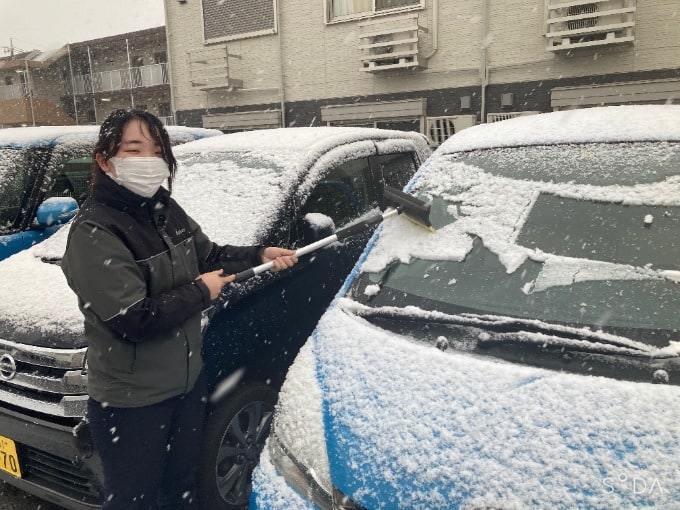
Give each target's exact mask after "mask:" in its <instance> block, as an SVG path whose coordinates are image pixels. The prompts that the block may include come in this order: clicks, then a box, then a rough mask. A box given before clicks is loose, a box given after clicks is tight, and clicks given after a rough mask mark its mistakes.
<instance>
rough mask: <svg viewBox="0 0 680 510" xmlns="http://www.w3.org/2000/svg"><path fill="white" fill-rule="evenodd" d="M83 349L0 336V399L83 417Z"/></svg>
mask: <svg viewBox="0 0 680 510" xmlns="http://www.w3.org/2000/svg"><path fill="white" fill-rule="evenodd" d="M86 352H87V349H86V348H77V349H52V348H48V347H39V346H34V345H29V344H22V343H18V342H11V341H9V340H3V339H0V355H1V357H2V360H3V361H4V364H3V365H2V368H3V369H2V371H0V402H2V403H4V404H6V405H9V406H16V407H19V408H23V409H26V410H28V411H31V412H34V413H39V414H42V415H50V416H54V417H62V418H79V417H82V416H84V414H85V409H86V401H87V376H86V375H85V370H84V368H85V356H86Z"/></svg>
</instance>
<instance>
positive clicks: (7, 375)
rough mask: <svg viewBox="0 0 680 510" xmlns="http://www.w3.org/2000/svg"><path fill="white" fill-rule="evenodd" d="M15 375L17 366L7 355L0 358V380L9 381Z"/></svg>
mask: <svg viewBox="0 0 680 510" xmlns="http://www.w3.org/2000/svg"><path fill="white" fill-rule="evenodd" d="M15 375H17V364H16V362H15V361H14V358H13V357H12V356H10V355H9V354H3V355H2V356H0V379H2V380H4V381H10V380H11V379H13V378H14V376H15Z"/></svg>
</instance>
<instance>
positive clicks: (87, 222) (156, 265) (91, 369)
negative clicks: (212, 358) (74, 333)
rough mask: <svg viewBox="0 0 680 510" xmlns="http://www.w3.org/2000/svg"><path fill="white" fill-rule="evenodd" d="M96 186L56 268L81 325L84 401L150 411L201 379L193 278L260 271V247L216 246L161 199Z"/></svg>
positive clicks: (206, 301) (201, 287)
mask: <svg viewBox="0 0 680 510" xmlns="http://www.w3.org/2000/svg"><path fill="white" fill-rule="evenodd" d="M98 177H99V178H98V180H97V184H96V185H95V187H94V189H93V190H92V193H91V195H90V198H89V199H88V200H87V201H86V202H85V203H84V204H83V207H82V208H81V210H80V212H79V213H78V215H77V217H76V219H75V220H74V223H73V225H72V226H71V231H70V233H69V239H68V244H67V247H66V253H65V254H64V258H63V260H62V263H61V267H62V270H63V271H64V274H65V275H66V279H67V280H68V284H69V286H70V287H71V288H72V289H73V290H74V291H75V293H76V294H77V296H78V302H79V306H80V309H81V311H82V312H83V315H84V317H85V335H86V337H87V339H88V343H89V348H88V353H87V365H88V373H87V377H88V393H89V395H90V396H91V397H92V398H93V399H95V400H97V401H99V402H103V403H107V404H108V405H111V406H114V407H139V406H146V405H151V404H155V403H157V402H160V401H162V400H165V399H168V398H170V397H174V396H177V395H181V394H183V393H186V392H188V391H190V390H191V389H192V388H193V385H194V383H195V382H196V379H197V378H198V375H199V374H200V372H201V369H202V364H203V362H202V357H201V346H202V337H201V311H202V310H204V309H206V308H208V307H209V306H210V293H209V291H208V288H207V287H206V285H205V284H204V283H203V282H201V281H197V280H196V277H197V276H198V275H199V274H201V273H204V272H207V271H212V270H215V269H219V268H221V267H222V268H225V269H226V270H227V271H228V272H235V271H238V270H242V269H245V268H247V267H251V266H253V265H257V264H260V263H261V256H260V253H261V247H256V246H253V247H235V246H218V245H216V244H214V243H213V242H211V241H210V240H209V239H208V238H207V236H206V235H205V234H204V233H203V232H202V231H201V229H200V227H199V226H198V225H197V224H196V223H195V222H194V221H193V220H192V219H191V218H190V217H189V216H188V215H187V214H186V213H185V212H184V210H183V209H182V208H181V207H180V206H179V205H178V204H177V203H176V202H175V201H174V200H173V199H172V198H170V196H169V193H168V192H167V190H165V189H163V188H161V190H159V192H158V193H156V195H155V196H154V197H153V198H150V199H147V198H144V197H141V196H139V195H136V194H134V193H132V192H130V191H128V190H127V189H125V188H123V187H122V186H120V185H118V184H116V183H115V182H114V181H113V180H111V179H110V178H108V177H106V176H105V175H104V174H103V173H101V172H100V174H99V176H98ZM215 214H219V211H215Z"/></svg>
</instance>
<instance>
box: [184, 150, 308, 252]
mask: <svg viewBox="0 0 680 510" xmlns="http://www.w3.org/2000/svg"><path fill="white" fill-rule="evenodd" d="M178 161H179V169H178V172H177V179H176V180H175V182H174V184H173V193H172V194H173V197H174V198H175V199H176V200H177V201H178V202H179V203H180V204H181V205H182V207H184V209H185V210H186V211H187V213H189V215H190V216H191V217H192V218H193V219H194V220H196V221H197V222H198V224H199V225H201V227H202V229H203V230H204V231H205V232H206V233H207V234H208V235H209V237H210V239H211V240H212V241H214V242H218V243H228V244H233V245H249V244H256V243H257V242H258V241H259V240H261V239H264V238H265V236H266V235H267V233H268V231H269V229H270V228H271V227H272V226H273V224H274V222H275V220H276V219H277V216H278V214H279V211H280V210H281V209H283V204H285V202H286V201H287V200H289V197H290V194H291V192H292V191H291V189H290V187H291V186H292V185H294V184H295V182H296V181H297V179H296V178H294V177H291V175H289V173H291V172H293V173H294V171H293V170H292V169H291V165H287V164H286V159H285V158H284V157H283V156H280V157H279V155H272V154H263V153H258V152H255V151H239V152H214V151H212V152H202V153H193V154H182V155H180V156H178Z"/></svg>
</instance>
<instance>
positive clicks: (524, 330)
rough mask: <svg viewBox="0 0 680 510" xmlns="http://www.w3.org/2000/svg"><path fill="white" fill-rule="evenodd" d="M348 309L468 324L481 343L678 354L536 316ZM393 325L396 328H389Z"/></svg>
mask: <svg viewBox="0 0 680 510" xmlns="http://www.w3.org/2000/svg"><path fill="white" fill-rule="evenodd" d="M343 308H344V309H346V310H347V311H349V312H351V313H353V314H355V315H357V316H360V317H364V318H366V319H369V320H370V319H384V320H385V321H399V322H414V323H418V324H419V325H420V326H419V328H420V329H421V330H422V327H423V324H426V325H429V326H430V327H436V326H444V327H467V328H479V329H483V330H484V331H485V332H487V333H488V334H487V335H478V337H477V338H476V339H475V341H476V342H477V343H478V344H484V343H492V342H493V343H497V342H517V341H521V342H525V343H528V344H537V345H553V346H554V345H558V346H559V345H562V346H567V347H571V348H576V349H579V350H585V351H591V352H598V353H612V354H613V353H616V354H624V353H628V354H631V355H635V356H640V355H644V356H650V357H657V358H659V357H677V356H678V354H673V353H670V354H669V353H668V352H664V353H659V352H658V351H659V349H657V348H656V347H653V346H649V345H647V344H645V343H643V342H639V341H636V340H631V339H629V338H626V337H623V336H618V335H614V334H611V333H605V332H603V331H592V330H590V329H587V328H576V327H573V326H566V325H561V324H551V323H547V322H543V321H541V320H537V319H523V318H518V317H505V316H498V315H484V314H474V313H460V314H455V315H451V314H447V313H444V312H437V311H427V310H423V309H421V308H418V307H415V306H407V307H404V308H400V307H390V306H382V307H369V306H365V305H361V304H359V303H356V302H354V301H348V302H346V303H344V304H343ZM390 329H394V328H390Z"/></svg>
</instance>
